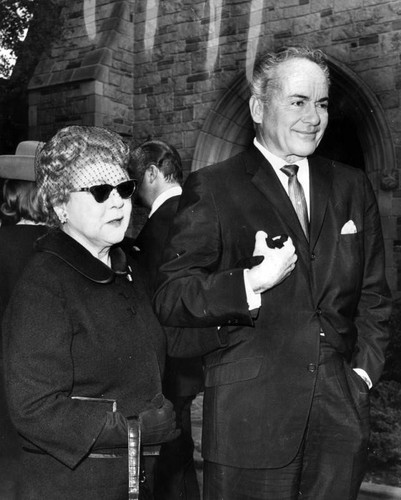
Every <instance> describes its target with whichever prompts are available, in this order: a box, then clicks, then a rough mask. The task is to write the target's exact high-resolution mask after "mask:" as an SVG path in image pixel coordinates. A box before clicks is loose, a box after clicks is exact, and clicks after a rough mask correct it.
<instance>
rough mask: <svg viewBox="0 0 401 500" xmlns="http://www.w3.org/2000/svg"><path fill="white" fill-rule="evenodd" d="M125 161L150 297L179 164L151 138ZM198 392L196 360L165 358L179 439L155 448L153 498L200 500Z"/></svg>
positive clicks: (166, 389) (177, 189)
mask: <svg viewBox="0 0 401 500" xmlns="http://www.w3.org/2000/svg"><path fill="white" fill-rule="evenodd" d="M131 160H132V161H131V173H132V176H133V177H134V178H135V179H137V182H138V190H137V193H138V197H139V200H140V201H141V203H142V205H144V206H145V207H147V208H148V209H150V212H149V216H148V220H147V222H146V223H145V225H144V227H143V228H142V230H141V232H140V233H139V235H138V237H137V239H136V241H135V246H136V247H137V248H138V249H139V250H140V254H139V255H140V257H139V258H140V259H141V261H142V263H143V265H144V266H145V268H146V270H147V273H148V274H147V280H148V285H149V289H150V291H151V293H153V292H154V289H155V281H156V276H157V272H158V268H159V266H160V263H161V257H162V254H163V251H164V248H165V244H166V240H167V236H168V231H169V227H170V224H171V221H172V219H173V217H174V214H175V212H176V210H177V207H178V202H179V199H180V195H181V192H182V188H181V184H182V180H183V173H182V164H181V158H180V156H179V154H178V152H177V150H176V149H175V148H174V147H173V146H171V145H169V144H167V143H165V142H163V141H160V140H156V139H151V140H147V141H146V142H144V143H143V144H141V145H140V146H138V147H137V148H134V149H133V151H132V155H131ZM202 389H203V369H202V360H201V358H200V357H191V358H183V359H177V358H171V357H167V360H166V371H165V375H164V380H163V393H164V395H165V396H166V397H167V398H168V399H169V400H170V401H172V403H173V405H174V410H175V412H176V422H177V428H178V429H180V430H181V435H180V436H179V437H178V438H176V439H175V440H174V441H171V442H169V443H165V444H163V445H162V447H161V450H160V456H159V459H158V460H157V462H156V467H155V472H154V474H155V475H154V484H155V486H154V488H155V490H154V495H155V498H156V500H179V499H183V500H185V499H186V500H197V499H199V498H200V495H199V487H198V482H197V477H196V471H195V464H194V460H193V451H194V443H193V439H192V432H191V404H192V401H193V399H194V398H195V397H196V395H197V394H198V393H199V392H200V391H201V390H202Z"/></svg>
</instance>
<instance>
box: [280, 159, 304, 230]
mask: <svg viewBox="0 0 401 500" xmlns="http://www.w3.org/2000/svg"><path fill="white" fill-rule="evenodd" d="M298 168H299V167H298V165H284V167H282V168H281V169H280V170H281V171H282V172H284V173H285V174H286V175H288V196H289V198H290V200H291V202H292V204H293V206H294V209H295V212H296V213H297V215H298V219H299V222H300V223H301V226H302V229H303V230H304V233H305V236H306V238H307V239H309V220H308V209H307V206H306V199H305V193H304V190H303V189H302V186H301V184H300V182H299V181H298V177H297V173H298Z"/></svg>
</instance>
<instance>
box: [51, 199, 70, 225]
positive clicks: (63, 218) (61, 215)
mask: <svg viewBox="0 0 401 500" xmlns="http://www.w3.org/2000/svg"><path fill="white" fill-rule="evenodd" d="M53 209H54V211H55V212H56V215H57V217H58V220H59V221H60V224H65V223H66V222H67V221H68V212H67V209H66V207H65V204H64V203H63V204H62V205H55V206H54V207H53Z"/></svg>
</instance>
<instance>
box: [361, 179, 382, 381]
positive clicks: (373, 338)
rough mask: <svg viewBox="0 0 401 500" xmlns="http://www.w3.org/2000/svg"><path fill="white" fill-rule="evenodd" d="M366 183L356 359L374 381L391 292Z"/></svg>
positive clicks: (379, 369) (379, 370)
mask: <svg viewBox="0 0 401 500" xmlns="http://www.w3.org/2000/svg"><path fill="white" fill-rule="evenodd" d="M363 185H364V199H365V211H364V272H363V281H362V287H361V295H360V300H359V304H358V308H357V311H356V316H355V326H356V328H357V332H358V341H357V348H356V350H355V355H354V359H353V366H354V367H355V368H362V369H364V370H365V371H366V372H367V374H368V375H369V377H370V379H371V381H372V383H373V384H376V383H377V382H378V380H379V378H380V375H381V373H382V370H383V366H384V361H385V351H386V347H387V344H388V340H389V332H388V321H389V317H390V313H391V295H390V291H389V289H388V286H387V282H386V277H385V268H384V264H385V256H384V244H383V236H382V229H381V223H380V214H379V211H378V207H377V203H376V198H375V195H374V193H373V190H372V187H371V185H370V182H369V181H368V179H367V178H366V176H365V175H363Z"/></svg>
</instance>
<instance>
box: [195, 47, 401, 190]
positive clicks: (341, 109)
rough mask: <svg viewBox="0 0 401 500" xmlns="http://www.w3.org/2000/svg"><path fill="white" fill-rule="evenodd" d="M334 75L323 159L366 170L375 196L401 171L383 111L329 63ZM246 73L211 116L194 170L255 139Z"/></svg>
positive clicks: (359, 83)
mask: <svg viewBox="0 0 401 500" xmlns="http://www.w3.org/2000/svg"><path fill="white" fill-rule="evenodd" d="M328 63H329V66H330V70H331V80H332V84H331V90H330V93H331V97H332V98H331V101H332V103H331V105H330V125H329V127H328V129H327V132H326V136H325V138H324V139H323V140H322V143H321V144H320V145H319V150H318V153H320V154H323V155H326V156H328V157H331V158H333V159H337V160H340V161H344V162H346V163H350V164H353V165H355V166H356V167H359V168H363V169H365V171H366V172H367V174H368V175H369V177H370V179H371V182H372V184H373V187H374V189H375V191H376V192H377V191H378V190H379V187H380V178H381V176H382V175H383V174H384V173H385V172H391V171H392V170H393V169H394V168H395V152H394V146H393V142H392V139H391V134H390V130H389V127H388V125H387V123H386V119H385V116H384V112H383V109H382V107H381V105H380V103H379V101H378V99H377V98H376V96H375V95H374V93H373V92H372V91H371V90H370V89H369V87H368V86H367V85H366V84H365V83H364V82H363V80H361V78H360V77H359V76H358V75H356V74H355V73H354V72H353V71H352V70H350V69H349V68H348V67H347V66H346V65H345V64H343V63H341V62H339V61H337V60H335V59H334V58H331V57H328ZM248 99H249V90H248V84H247V81H246V76H245V73H243V74H241V75H239V76H238V77H237V78H236V79H235V80H234V82H233V83H232V85H231V87H230V88H229V89H228V90H227V91H226V92H225V94H224V95H223V97H222V98H221V99H220V100H219V101H218V102H217V103H216V105H215V107H214V108H213V109H212V110H211V111H210V112H209V115H208V117H207V119H206V121H205V123H204V126H203V128H202V130H201V132H200V133H199V136H198V140H197V144H196V148H195V153H194V158H193V161H192V167H191V169H192V170H198V169H199V168H202V167H204V166H206V165H209V164H212V163H215V162H217V161H221V160H224V159H226V158H228V157H229V156H232V155H233V154H236V153H238V152H239V151H241V150H243V149H245V148H246V147H247V146H248V145H249V144H250V142H251V141H252V138H253V135H254V133H253V124H252V120H251V117H250V114H249V109H248Z"/></svg>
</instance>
